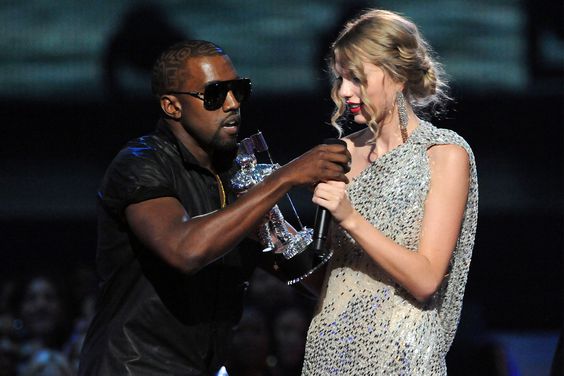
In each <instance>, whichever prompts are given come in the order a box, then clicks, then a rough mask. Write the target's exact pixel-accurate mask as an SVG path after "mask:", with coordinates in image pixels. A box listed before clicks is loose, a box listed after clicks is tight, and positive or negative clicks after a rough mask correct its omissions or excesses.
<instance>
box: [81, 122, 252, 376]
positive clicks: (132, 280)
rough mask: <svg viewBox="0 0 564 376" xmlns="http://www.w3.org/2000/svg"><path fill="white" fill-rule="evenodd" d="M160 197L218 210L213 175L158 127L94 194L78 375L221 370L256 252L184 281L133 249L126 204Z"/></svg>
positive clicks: (195, 209) (239, 252)
mask: <svg viewBox="0 0 564 376" xmlns="http://www.w3.org/2000/svg"><path fill="white" fill-rule="evenodd" d="M222 180H223V181H224V182H226V176H223V175H222ZM224 186H225V187H226V188H227V184H225V183H224ZM165 196H169V197H175V198H177V199H178V200H179V201H180V202H181V203H182V205H183V206H184V208H185V209H186V211H187V213H188V214H189V215H190V216H197V215H201V214H205V213H209V212H211V211H214V210H218V209H219V208H220V196H219V192H218V186H217V182H216V179H215V177H214V175H213V174H211V173H210V172H209V171H208V170H206V169H204V168H202V167H201V166H199V165H198V163H197V161H196V159H195V158H194V157H193V156H192V154H190V152H189V151H188V150H187V149H186V148H185V147H184V146H183V145H182V144H181V143H180V142H179V141H178V140H177V139H176V138H175V137H174V135H173V134H172V132H171V131H170V130H169V129H168V128H167V126H166V125H165V124H163V123H159V125H158V126H157V129H156V131H155V132H154V133H152V134H150V135H147V136H144V137H141V138H138V139H136V140H133V141H131V142H129V143H128V144H127V145H126V146H125V147H124V148H123V149H122V150H121V151H120V152H119V154H118V155H117V156H116V158H115V159H114V160H113V161H112V163H111V165H110V166H109V168H108V170H107V171H106V174H105V176H104V179H103V182H102V185H101V188H100V191H99V192H98V247H97V267H98V273H99V275H100V278H101V281H102V282H101V291H100V293H99V297H98V302H97V312H96V315H95V317H94V319H93V322H92V324H91V326H90V328H89V330H88V333H87V336H86V340H85V343H84V346H83V350H82V354H81V362H80V374H81V375H209V374H213V373H215V372H216V371H217V370H218V369H219V368H220V367H221V365H222V364H223V363H224V360H225V358H226V351H227V349H226V344H227V343H228V340H229V336H230V333H231V328H232V326H233V325H234V324H236V323H237V322H238V321H239V319H240V316H241V310H242V300H243V294H244V290H245V288H246V286H247V280H248V279H249V277H250V275H251V273H252V271H253V270H254V268H255V267H256V264H257V259H258V255H259V252H258V250H257V249H255V248H254V247H252V246H243V245H239V247H237V249H234V250H232V251H231V252H229V253H228V254H227V255H225V256H224V257H223V258H221V259H219V260H217V261H215V262H214V263H212V264H210V265H208V266H206V267H205V268H203V269H202V270H200V271H199V272H197V273H195V274H193V275H185V274H183V273H181V272H179V271H178V270H175V269H173V268H172V267H170V266H168V265H167V264H165V263H164V262H163V261H162V260H161V259H160V258H158V257H157V256H156V254H155V253H153V252H151V251H150V250H149V249H147V248H145V247H144V246H143V245H142V244H140V242H139V241H138V240H137V238H136V237H135V236H134V235H133V234H132V232H131V231H130V229H129V227H128V225H127V222H126V221H125V217H124V210H125V208H126V207H127V206H128V205H130V204H132V203H137V202H141V201H144V200H149V199H153V198H158V197H165ZM228 196H229V199H230V200H232V199H233V194H232V193H230V192H228Z"/></svg>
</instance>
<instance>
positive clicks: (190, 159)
mask: <svg viewBox="0 0 564 376" xmlns="http://www.w3.org/2000/svg"><path fill="white" fill-rule="evenodd" d="M156 130H157V133H159V134H161V135H162V136H164V138H165V139H166V140H167V141H169V142H170V143H172V144H173V145H175V146H176V150H178V152H179V154H180V157H181V158H182V162H184V163H188V164H191V165H194V166H198V167H200V168H204V167H202V165H200V163H199V162H198V160H197V159H196V157H194V155H193V154H192V153H190V151H189V150H188V149H187V148H186V146H184V144H183V143H182V142H180V140H179V139H178V138H176V136H175V135H174V133H172V131H171V130H170V128H169V127H168V126H167V125H166V123H165V122H164V121H163V120H162V119H160V120H159V121H158V122H157V129H156Z"/></svg>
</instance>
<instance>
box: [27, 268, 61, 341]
mask: <svg viewBox="0 0 564 376" xmlns="http://www.w3.org/2000/svg"><path fill="white" fill-rule="evenodd" d="M21 314H22V320H23V321H24V324H25V325H26V327H27V328H28V330H29V331H30V334H31V335H32V336H34V337H35V336H46V335H50V334H52V333H53V332H54V331H55V330H56V329H57V328H58V325H59V324H60V321H61V320H62V319H63V307H62V304H61V300H60V298H59V295H58V294H57V291H56V290H55V287H54V286H53V285H52V284H51V283H50V282H49V281H47V280H45V279H43V278H36V279H34V280H33V281H31V283H30V284H29V285H28V287H27V290H26V291H25V295H24V299H23V302H22V307H21Z"/></svg>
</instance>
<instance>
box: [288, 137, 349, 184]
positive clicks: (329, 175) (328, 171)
mask: <svg viewBox="0 0 564 376" xmlns="http://www.w3.org/2000/svg"><path fill="white" fill-rule="evenodd" d="M350 160H351V155H350V153H349V151H348V150H347V148H346V147H345V146H343V145H319V146H316V147H314V148H313V149H311V150H309V151H308V152H306V153H304V154H302V155H301V156H300V157H298V158H296V159H294V160H292V161H291V162H289V163H288V164H286V165H284V166H283V167H281V168H280V169H278V171H279V173H282V174H285V175H286V176H287V177H288V178H289V180H290V181H291V182H292V185H311V186H313V185H316V184H317V183H319V182H327V181H330V180H335V181H341V182H344V183H348V182H349V180H348V178H347V177H346V176H345V174H346V172H347V171H348V166H349V165H350Z"/></svg>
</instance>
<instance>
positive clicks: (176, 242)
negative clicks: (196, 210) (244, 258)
mask: <svg viewBox="0 0 564 376" xmlns="http://www.w3.org/2000/svg"><path fill="white" fill-rule="evenodd" d="M349 160H350V154H348V152H347V150H346V148H345V147H343V146H341V145H320V146H317V147H315V148H314V149H312V150H310V151H308V152H307V153H305V154H304V155H302V156H300V157H299V158H296V159H294V160H293V161H291V162H290V163H288V164H286V165H285V166H283V167H281V168H279V169H277V170H276V171H274V172H273V173H272V174H271V175H269V176H267V177H266V178H265V179H264V180H263V181H262V182H260V183H259V184H257V185H255V186H254V187H252V188H250V189H249V191H248V192H247V194H245V195H243V196H241V197H240V198H239V199H238V200H237V201H236V202H234V203H233V204H230V205H228V206H227V207H226V208H224V209H222V210H218V211H215V212H212V213H208V214H205V215H201V216H197V217H193V218H190V217H189V216H188V214H187V213H186V210H185V209H184V207H183V206H182V205H181V204H180V202H179V201H178V200H177V199H176V198H173V197H161V198H156V199H152V200H147V201H143V202H140V203H136V204H131V205H129V206H128V207H127V208H126V210H125V214H126V219H127V222H128V224H129V226H130V228H131V230H132V231H133V233H134V234H135V235H136V236H137V237H138V238H139V239H140V240H141V242H142V243H143V244H144V245H145V246H147V247H148V248H149V249H151V250H153V251H154V252H156V253H157V254H158V255H159V256H160V257H162V258H163V260H165V261H166V262H167V263H168V264H170V265H172V266H173V267H175V268H178V269H179V270H182V271H184V272H186V273H193V272H195V271H198V270H199V269H201V268H203V267H204V266H206V265H208V264H209V263H211V262H213V261H214V260H216V259H217V258H219V257H221V256H223V255H224V254H225V253H227V252H228V251H229V250H231V249H232V248H233V247H235V246H236V245H237V244H238V243H239V242H240V241H241V240H243V238H245V237H246V236H247V234H248V233H249V232H250V231H252V230H253V229H255V228H256V226H257V225H258V224H259V223H260V221H261V220H262V219H263V216H264V215H265V214H266V213H267V212H268V211H269V210H270V209H271V208H272V207H273V206H274V205H275V204H276V203H277V202H278V201H279V200H280V199H281V198H282V197H283V196H284V195H285V194H286V192H288V191H289V190H290V189H291V188H292V187H293V186H296V185H314V184H316V183H318V182H320V181H328V180H338V181H345V182H346V181H347V178H346V176H345V171H344V168H343V166H346V165H347V163H348V161H349Z"/></svg>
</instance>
